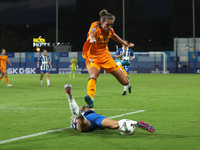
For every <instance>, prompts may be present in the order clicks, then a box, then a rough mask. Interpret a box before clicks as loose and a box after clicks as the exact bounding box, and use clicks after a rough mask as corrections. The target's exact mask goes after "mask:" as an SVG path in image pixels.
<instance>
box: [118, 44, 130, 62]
mask: <svg viewBox="0 0 200 150" xmlns="http://www.w3.org/2000/svg"><path fill="white" fill-rule="evenodd" d="M123 52H125V54H124V55H122V58H121V59H122V60H126V61H127V60H130V58H131V57H133V55H134V54H133V51H132V50H131V49H130V48H128V49H127V50H124V48H123V47H122V48H119V49H118V50H117V52H116V55H121V54H122V53H123Z"/></svg>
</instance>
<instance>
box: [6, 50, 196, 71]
mask: <svg viewBox="0 0 200 150" xmlns="http://www.w3.org/2000/svg"><path fill="white" fill-rule="evenodd" d="M41 54H42V53H40V54H39V53H37V52H35V53H30V52H29V53H24V52H22V53H7V55H8V57H9V60H10V62H11V63H12V66H9V65H8V68H7V72H8V74H37V73H39V69H38V68H37V65H36V64H37V60H38V55H41ZM57 54H58V57H57ZM165 54H166V58H167V71H168V73H175V72H176V69H177V68H176V66H177V63H178V64H179V63H181V66H180V67H179V68H178V73H193V65H194V63H193V62H194V61H196V73H200V52H196V56H198V57H196V58H194V57H193V56H194V52H178V53H177V57H176V52H173V51H172V52H165ZM47 55H48V56H49V57H50V58H51V62H52V66H53V70H52V71H51V73H59V74H68V73H70V69H69V66H70V61H71V59H72V57H73V56H75V57H76V59H77V61H78V66H79V69H77V71H76V73H78V74H81V73H87V70H86V66H85V59H83V58H82V53H81V52H58V53H55V52H50V53H48V54H47ZM111 55H112V57H113V58H114V56H115V52H111ZM57 58H58V59H57ZM176 58H177V59H176ZM185 60H189V61H185ZM185 64H186V65H187V67H183V65H185ZM162 69H163V58H162V55H161V54H150V55H149V54H145V55H144V54H142V55H140V54H136V58H135V59H134V60H133V61H132V68H131V71H130V73H161V71H162ZM101 73H103V70H101Z"/></svg>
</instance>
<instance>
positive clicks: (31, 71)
mask: <svg viewBox="0 0 200 150" xmlns="http://www.w3.org/2000/svg"><path fill="white" fill-rule="evenodd" d="M36 71H37V70H36V68H8V69H7V73H8V74H36Z"/></svg>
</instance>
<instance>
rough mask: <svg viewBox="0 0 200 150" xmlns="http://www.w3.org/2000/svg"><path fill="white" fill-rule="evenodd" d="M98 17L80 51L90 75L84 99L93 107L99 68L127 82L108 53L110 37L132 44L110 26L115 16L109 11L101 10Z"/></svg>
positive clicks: (124, 83) (124, 43) (126, 44)
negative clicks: (98, 19)
mask: <svg viewBox="0 0 200 150" xmlns="http://www.w3.org/2000/svg"><path fill="white" fill-rule="evenodd" d="M100 17H101V18H100V21H96V22H93V23H92V25H91V27H90V29H89V32H88V38H87V41H86V42H85V44H84V46H83V51H82V56H83V58H85V59H86V67H87V70H88V73H89V76H90V77H89V81H88V84H87V94H88V95H86V96H85V101H86V103H87V104H88V106H89V107H90V108H93V107H94V95H95V91H96V80H97V76H98V74H99V71H100V69H101V68H102V69H104V70H105V71H106V72H107V73H111V74H112V75H113V76H114V77H115V78H116V79H117V80H118V81H119V82H120V83H121V84H122V85H124V86H126V85H128V84H129V80H128V78H127V77H126V75H125V74H124V73H123V72H122V71H121V69H120V68H119V66H118V65H116V63H115V61H114V60H113V58H112V57H111V55H110V52H109V50H108V42H109V40H110V38H112V39H113V40H115V41H116V42H118V43H120V44H122V45H125V46H126V47H133V46H134V44H133V43H129V44H128V43H126V42H124V41H123V40H122V39H121V38H120V37H119V36H118V35H117V34H115V32H114V30H113V28H112V26H113V24H114V21H115V17H114V16H113V15H112V14H111V13H108V12H107V11H106V10H102V11H101V12H100Z"/></svg>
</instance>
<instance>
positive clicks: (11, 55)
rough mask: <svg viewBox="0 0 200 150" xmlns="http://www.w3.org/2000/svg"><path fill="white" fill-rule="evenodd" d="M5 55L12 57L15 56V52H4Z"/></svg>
mask: <svg viewBox="0 0 200 150" xmlns="http://www.w3.org/2000/svg"><path fill="white" fill-rule="evenodd" d="M6 55H7V56H8V58H14V57H15V53H6Z"/></svg>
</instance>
